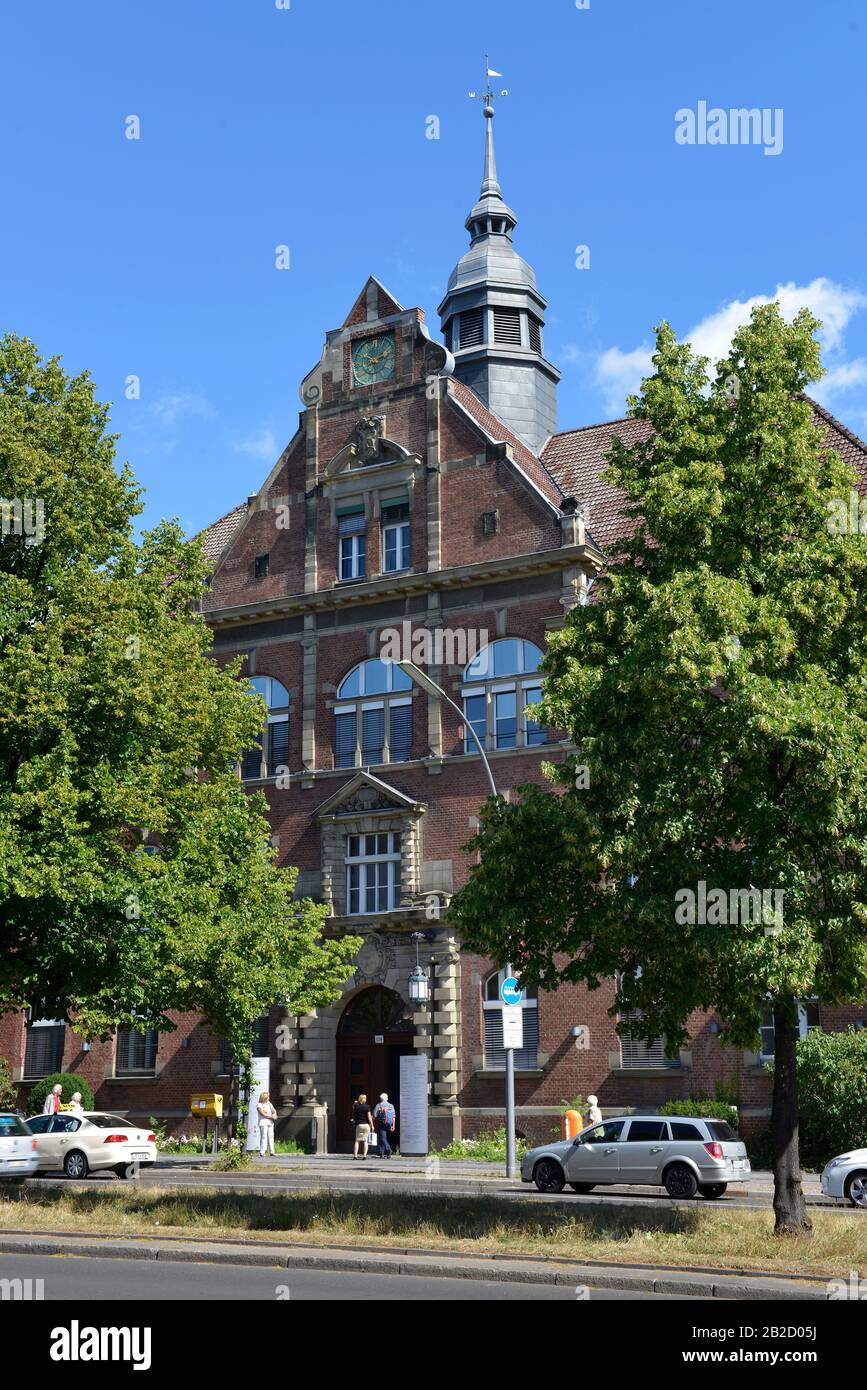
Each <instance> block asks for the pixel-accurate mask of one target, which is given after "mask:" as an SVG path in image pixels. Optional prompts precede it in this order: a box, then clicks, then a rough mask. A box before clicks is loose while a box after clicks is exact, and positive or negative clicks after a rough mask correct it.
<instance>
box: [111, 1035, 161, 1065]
mask: <svg viewBox="0 0 867 1390" xmlns="http://www.w3.org/2000/svg"><path fill="white" fill-rule="evenodd" d="M158 1038H159V1034H158V1033H157V1031H156V1029H155V1028H148V1029H147V1031H146V1032H144V1033H140V1032H138V1030H137V1029H134V1028H125V1029H123V1030H122V1031H121V1032H119V1033H118V1035H117V1043H116V1048H115V1066H114V1070H115V1075H116V1076H136V1075H143V1074H146V1073H149V1072H153V1071H155V1070H156V1064H157V1040H158Z"/></svg>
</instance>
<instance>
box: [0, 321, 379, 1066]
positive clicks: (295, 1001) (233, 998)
mask: <svg viewBox="0 0 867 1390" xmlns="http://www.w3.org/2000/svg"><path fill="white" fill-rule="evenodd" d="M108 427H109V414H108V408H107V407H106V406H105V405H103V404H100V403H99V402H98V401H97V399H96V397H95V394H94V388H93V383H92V381H91V379H90V378H89V376H88V375H87V374H86V373H84V374H82V375H80V376H76V377H68V376H67V375H66V373H65V372H64V371H63V369H62V367H61V365H60V362H59V361H58V360H57V359H52V360H50V361H43V360H42V359H40V357H39V355H38V353H37V351H36V349H35V347H34V346H33V344H32V343H31V342H29V341H28V340H26V339H20V338H16V337H11V336H9V337H6V338H5V339H4V340H3V341H2V342H0V497H2V498H5V499H6V500H7V501H8V502H9V503H10V506H8V507H7V508H6V509H5V510H4V513H3V518H4V534H3V536H2V538H0V1010H9V1009H13V1008H16V1007H19V1006H21V1005H22V1004H27V1003H31V1002H33V1003H36V1002H37V1001H38V1005H39V1008H40V1011H41V1012H42V1013H44V1014H46V1015H47V1016H48V1017H66V1018H69V1019H74V1023H75V1027H76V1030H77V1031H78V1032H80V1033H83V1034H84V1035H102V1036H105V1035H106V1034H108V1033H109V1032H111V1031H112V1030H114V1029H115V1028H117V1027H118V1026H139V1027H142V1026H153V1027H157V1028H162V1029H167V1028H170V1027H171V1024H170V1022H169V1020H168V1017H167V1015H168V1012H169V1011H170V1010H194V1011H197V1012H201V1013H203V1014H204V1015H205V1016H206V1018H207V1019H208V1021H209V1023H210V1024H211V1026H212V1027H213V1029H214V1031H215V1032H217V1033H218V1034H219V1035H220V1036H222V1037H225V1038H228V1039H229V1040H230V1041H232V1042H234V1043H237V1044H238V1046H239V1047H240V1046H242V1045H243V1043H244V1042H246V1039H247V1033H248V1030H249V1024H250V1020H251V1019H252V1018H253V1017H255V1016H257V1015H258V1014H260V1013H262V1012H263V1011H264V1010H265V1009H266V1008H267V1007H268V1006H269V1005H270V1004H271V1003H273V1002H274V1001H275V1000H283V999H289V1000H290V1002H291V1007H292V1008H293V1010H294V1011H295V1012H297V1013H303V1012H305V1011H307V1010H308V1009H309V1008H312V1007H314V1006H316V1005H317V1004H324V1003H326V1002H328V1001H330V1000H331V999H333V998H334V996H335V994H336V993H337V992H339V988H340V985H341V984H342V982H343V981H344V980H345V979H346V977H347V976H348V974H349V973H350V969H351V960H352V957H353V955H354V953H355V952H356V951H357V949H358V945H359V942H358V940H357V939H356V938H346V939H344V940H342V941H325V940H323V938H322V927H323V922H324V917H325V912H326V909H325V908H324V907H322V906H318V905H315V904H313V903H311V902H309V901H306V900H305V901H294V902H293V900H292V894H293V888H294V881H295V875H294V872H293V871H291V870H288V869H283V868H279V867H278V866H277V865H276V862H275V853H274V851H273V849H272V847H271V843H270V829H269V826H268V823H267V821H266V819H265V816H264V814H263V813H264V810H265V801H264V798H263V797H262V796H259V797H258V798H250V797H248V796H247V794H246V793H245V792H244V790H243V788H242V786H241V784H240V781H239V779H238V776H237V772H236V769H235V766H234V764H235V762H236V760H237V758H238V754H239V750H240V749H242V748H244V747H247V746H249V745H250V744H251V742H252V741H253V740H254V739H255V738H256V737H257V735H259V733H260V732H261V729H262V727H263V725H264V722H265V709H264V705H263V704H262V702H261V701H260V700H259V699H258V698H257V697H254V696H252V695H251V693H250V691H249V687H248V686H247V685H246V683H245V682H243V681H240V680H239V679H237V677H238V675H239V667H238V665H237V664H236V665H234V666H230V667H228V668H227V669H226V670H221V669H220V667H219V666H218V665H217V664H216V663H215V662H214V661H213V660H212V659H211V657H210V656H209V655H208V652H209V647H210V636H209V631H208V628H207V626H206V625H205V623H204V621H203V620H202V618H201V616H200V615H199V614H198V613H197V612H196V611H195V610H196V606H197V603H198V601H199V600H200V598H201V595H202V591H203V584H204V581H205V577H206V566H205V560H204V557H203V554H202V550H201V547H200V545H199V544H198V543H197V542H188V541H185V540H184V538H183V536H182V533H181V531H180V529H179V527H178V525H177V524H176V523H175V522H163V523H161V524H160V525H158V526H157V527H156V528H155V529H154V530H152V531H150V532H146V533H145V534H144V535H143V536H142V538H141V539H140V540H136V539H135V537H134V535H133V525H132V524H133V519H134V517H135V516H136V515H137V514H138V513H139V512H140V511H141V504H140V501H139V490H138V488H137V487H136V485H135V483H134V481H133V479H132V477H131V474H130V472H129V469H128V468H127V467H126V466H123V467H121V468H119V469H118V468H116V467H115V446H116V437H115V436H113V435H112V434H110V433H109V432H108ZM12 502H15V503H16V504H24V503H29V504H30V516H31V518H33V517H34V516H35V514H36V512H35V507H34V505H33V504H34V503H38V505H39V506H40V507H41V509H42V514H43V516H44V534H43V535H42V536H41V537H39V536H38V535H37V534H36V528H35V527H31V534H30V535H28V534H26V527H25V526H23V525H20V524H19V525H18V527H17V528H16V526H15V517H16V515H18V516H20V515H21V511H22V508H21V507H20V506H19V511H18V512H17V513H16V512H15V509H14V507H12V505H11V503H12ZM27 515H28V514H27V512H26V511H25V512H24V516H25V517H26V516H27ZM16 530H17V532H19V533H16ZM144 833H146V834H147V837H148V842H149V845H151V846H154V845H156V846H158V852H156V853H149V852H144V845H143V834H144Z"/></svg>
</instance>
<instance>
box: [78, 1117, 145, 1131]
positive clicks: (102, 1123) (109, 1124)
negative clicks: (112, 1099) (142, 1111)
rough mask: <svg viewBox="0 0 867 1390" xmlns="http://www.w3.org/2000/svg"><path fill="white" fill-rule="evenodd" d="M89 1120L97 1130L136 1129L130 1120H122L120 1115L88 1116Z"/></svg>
mask: <svg viewBox="0 0 867 1390" xmlns="http://www.w3.org/2000/svg"><path fill="white" fill-rule="evenodd" d="M87 1118H88V1120H89V1121H90V1123H91V1124H92V1125H96V1127H97V1129H134V1128H135V1126H134V1125H131V1124H130V1122H129V1120H122V1119H121V1117H120V1115H88V1117H87Z"/></svg>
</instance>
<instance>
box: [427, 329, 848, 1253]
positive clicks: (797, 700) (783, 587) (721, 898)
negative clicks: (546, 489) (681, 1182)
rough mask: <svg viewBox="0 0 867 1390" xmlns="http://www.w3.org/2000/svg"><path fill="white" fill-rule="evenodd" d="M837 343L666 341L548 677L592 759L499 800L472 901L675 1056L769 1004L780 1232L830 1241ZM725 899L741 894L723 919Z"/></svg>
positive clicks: (533, 963) (535, 960) (842, 785)
mask: <svg viewBox="0 0 867 1390" xmlns="http://www.w3.org/2000/svg"><path fill="white" fill-rule="evenodd" d="M818 327H819V325H818V324H817V322H816V321H815V320H814V319H813V318H812V317H811V316H810V315H809V314H808V313H806V312H803V313H801V314H799V315H798V316H797V317H796V319H795V320H794V322H793V323H791V324H787V323H786V322H785V321H784V319H783V318H782V316H781V314H780V312H779V308H778V306H777V305H768V306H763V307H761V308H759V309H757V310H756V311H755V312H754V313H753V315H752V319H751V322H750V323H749V324H748V325H746V326H745V327H743V328H742V329H741V330H740V331H739V332H738V333H737V334H736V336H735V338H734V341H733V344H732V347H731V350H730V353H729V355H728V357H727V358H726V359H724V360H723V361H722V362H721V363H719V364H718V366H717V370H716V373H715V374H714V376H713V379H712V380H710V379H709V374H708V371H707V365H706V362H705V361H704V360H703V359H700V358H696V357H695V356H693V354H692V353H691V351H690V349H689V346H688V345H685V344H679V343H678V342H677V341H676V339H675V337H674V334H673V333H672V331H671V329H670V328H669V327H668V325H665V324H664V325H662V327H661V328H660V329H659V330H658V333H657V341H656V353H655V356H654V359H653V361H654V366H655V372H654V374H653V375H652V376H650V377H649V378H647V379H646V380H645V381H644V383H643V385H642V394H641V395H640V397H638V398H633V399H632V400H631V401H630V409H631V413H632V414H633V415H634V416H635V417H637V418H638V419H640V420H643V421H645V422H646V423H647V426H648V429H647V432H646V433H647V437H646V438H644V439H641V440H639V441H638V442H637V443H635V444H633V445H632V446H630V447H627V446H625V445H624V444H623V442H622V441H619V440H617V441H615V442H614V445H613V447H612V450H611V453H610V455H609V464H610V470H609V476H610V478H611V481H612V482H613V483H614V484H616V485H618V486H619V487H621V488H622V489H623V490H624V491H625V493H626V497H627V500H628V505H629V513H630V515H631V517H632V518H633V521H634V533H633V534H632V535H631V537H630V538H629V539H628V540H627V541H625V542H624V543H623V544H622V545H621V546H620V547H618V549H617V552H616V554H615V555H614V557H613V559H612V562H611V564H610V566H609V568H608V569H607V571H606V574H605V577H604V578H602V579H600V581H599V582H598V584H597V587H596V593H595V601H594V602H591V603H590V604H588V605H587V606H584V607H579V608H576V609H575V610H574V611H572V612H571V613H570V614H569V617H568V620H567V622H566V624H565V627H564V629H563V630H562V631H561V632H558V633H555V634H554V635H553V636H552V639H551V650H550V653H549V655H548V657H547V659H546V662H545V669H546V671H547V673H548V676H547V683H546V687H545V698H544V705H543V709H542V716H541V717H542V719H543V722H545V723H546V724H548V725H550V726H552V727H554V728H560V729H564V730H568V731H569V733H570V735H571V738H572V740H573V742H574V744H575V747H576V750H577V752H576V753H575V754H574V755H570V756H569V757H568V758H567V759H566V760H564V761H563V762H561V763H559V764H557V765H555V766H554V767H553V768H551V769H549V775H550V776H551V777H552V779H553V780H554V782H555V783H557V784H558V785H559V793H552V792H546V791H545V790H543V789H542V788H538V787H527V788H524V789H522V796H521V798H520V799H519V800H518V801H517V802H516V803H515V804H513V805H507V804H506V803H505V802H504V801H503V800H502V799H501V798H497V799H491V800H490V801H489V802H488V803H487V804H486V807H485V810H484V812H483V815H482V818H481V822H480V832H479V835H478V837H477V839H476V840H475V841H474V846H475V848H477V849H478V850H479V851H480V854H481V862H480V864H479V866H478V867H477V868H475V870H474V871H473V873H472V876H471V879H470V882H469V884H468V885H467V887H465V888H464V889H463V890H462V891H461V892H460V893H459V894H458V895H457V897H456V899H455V900H454V901H453V903H452V911H453V913H454V914H455V915H456V916H457V919H458V921H459V923H460V924H461V927H462V932H463V936H464V940H465V942H466V943H467V944H468V945H469V946H470V947H471V948H472V949H475V950H478V951H481V952H484V953H487V954H490V955H492V956H494V957H495V958H496V959H498V960H500V961H506V960H511V961H513V962H515V963H516V964H517V965H518V966H519V967H520V969H521V970H522V972H523V975H524V977H525V979H526V980H527V982H528V983H533V984H538V985H541V986H543V987H553V986H555V985H556V984H557V983H559V981H561V980H564V979H565V980H584V981H586V982H587V983H588V985H589V986H590V987H591V988H595V987H598V985H599V983H600V982H601V981H602V980H603V979H606V978H608V979H610V978H612V977H615V978H617V980H618V988H619V1005H620V1007H621V1008H623V1009H630V1010H639V1011H641V1012H642V1013H643V1014H644V1020H643V1024H642V1026H641V1031H642V1032H643V1033H644V1035H645V1037H646V1038H648V1039H649V1038H651V1037H654V1036H659V1035H660V1034H664V1035H665V1036H666V1038H667V1042H668V1047H669V1051H670V1052H671V1053H672V1054H673V1053H674V1051H675V1049H676V1048H677V1047H678V1046H679V1045H680V1044H681V1043H682V1042H683V1040H684V1039H685V1037H686V1022H687V1018H688V1015H689V1014H690V1012H691V1011H692V1010H694V1009H709V1008H712V1007H713V1008H716V1009H718V1010H719V1012H720V1014H721V1016H722V1018H723V1020H724V1034H723V1036H724V1037H725V1038H726V1039H727V1040H728V1041H729V1042H731V1043H732V1044H734V1045H736V1046H745V1047H754V1046H755V1045H756V1042H757V1027H758V1016H759V1010H760V1007H761V1006H762V1004H763V1003H764V1002H765V1001H770V1002H771V1004H772V1006H773V1016H774V1022H775V1025H776V1065H775V1068H774V1083H773V1101H772V1135H773V1144H774V1210H775V1214H776V1228H777V1230H778V1231H781V1232H782V1231H798V1230H809V1221H808V1219H807V1213H806V1209H805V1205H804V1200H803V1193H802V1189H801V1180H800V1165H799V1156H798V1101H797V1080H796V1072H795V1041H796V1033H797V1000H798V998H799V997H803V996H807V995H814V994H816V995H819V996H820V997H822V998H823V999H825V1000H828V1001H832V1000H843V999H855V998H859V997H863V994H864V991H865V988H867V881H865V846H867V798H865V787H867V662H865V655H867V643H865V637H867V632H865V626H867V539H865V538H864V537H863V536H860V535H846V534H839V533H838V532H839V530H840V528H839V527H832V526H829V524H828V523H829V515H830V514H832V513H833V504H834V503H835V502H839V500H840V499H848V497H849V492H850V488H851V487H852V486H853V484H854V478H853V477H852V476H851V475H850V472H849V470H848V468H847V467H846V466H845V465H844V463H843V462H842V461H841V459H840V457H839V456H838V455H837V454H836V453H835V452H834V451H833V450H830V449H829V448H828V447H827V446H826V445H825V443H824V441H823V434H822V432H821V431H820V429H818V428H817V426H816V425H815V423H814V419H813V416H812V412H811V407H810V404H809V402H808V401H806V400H805V399H804V398H803V392H804V390H805V388H806V387H807V385H808V384H809V383H810V382H811V381H814V380H816V379H817V378H818V377H819V375H820V374H821V370H822V369H821V366H820V359H819V349H818V345H817V342H816V338H815V333H816V330H817V328H818ZM590 525H591V528H592V516H591V518H590ZM582 766H584V767H587V768H588V769H589V785H585V782H586V780H587V779H586V778H585V777H583V776H580V775H576V773H577V769H578V768H580V767H582ZM701 883H704V884H705V885H706V891H707V894H708V895H710V892H711V889H720V890H723V892H721V893H719V894H715V895H714V896H713V898H712V899H711V900H710V903H711V905H709V906H708V910H707V913H706V919H705V921H703V922H702V921H701V920H698V918H699V917H700V915H701V914H700V911H699V904H700V893H701V890H700V888H699V885H700V884H701ZM752 889H758V890H768V891H769V892H772V891H774V890H777V891H782V893H783V898H782V900H779V899H777V902H778V903H779V904H780V905H781V906H782V913H781V914H780V917H779V919H777V918H775V917H774V916H773V915H772V914H770V913H769V914H768V920H764V915H763V914H762V916H761V920H759V921H752V922H750V921H747V922H745V921H744V920H743V918H744V917H746V916H748V915H749V914H750V911H754V898H753V896H752V895H751V891H750V890H752ZM687 890H688V891H690V892H692V893H693V894H694V895H695V906H696V912H695V918H696V920H694V921H691V920H690V917H689V897H688V891H687ZM732 893H734V894H735V897H734V899H732V897H731V894H732ZM773 901H774V900H773V899H772V900H771V903H772V904H773ZM723 906H724V907H725V912H723ZM729 916H732V917H736V918H737V917H739V918H740V920H738V921H736V922H735V923H734V924H731V925H725V922H726V920H727V919H728V917H729Z"/></svg>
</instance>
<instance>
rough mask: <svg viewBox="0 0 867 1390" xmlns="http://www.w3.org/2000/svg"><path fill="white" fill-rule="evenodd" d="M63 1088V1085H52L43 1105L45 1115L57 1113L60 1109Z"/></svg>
mask: <svg viewBox="0 0 867 1390" xmlns="http://www.w3.org/2000/svg"><path fill="white" fill-rule="evenodd" d="M62 1090H63V1087H62V1086H61V1085H59V1084H58V1085H57V1086H52V1088H51V1090H50V1091H49V1092H48V1095H47V1096H46V1097H45V1104H44V1105H43V1107H42V1113H43V1115H56V1114H57V1112H58V1110H59V1109H60V1093H61V1091H62Z"/></svg>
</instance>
